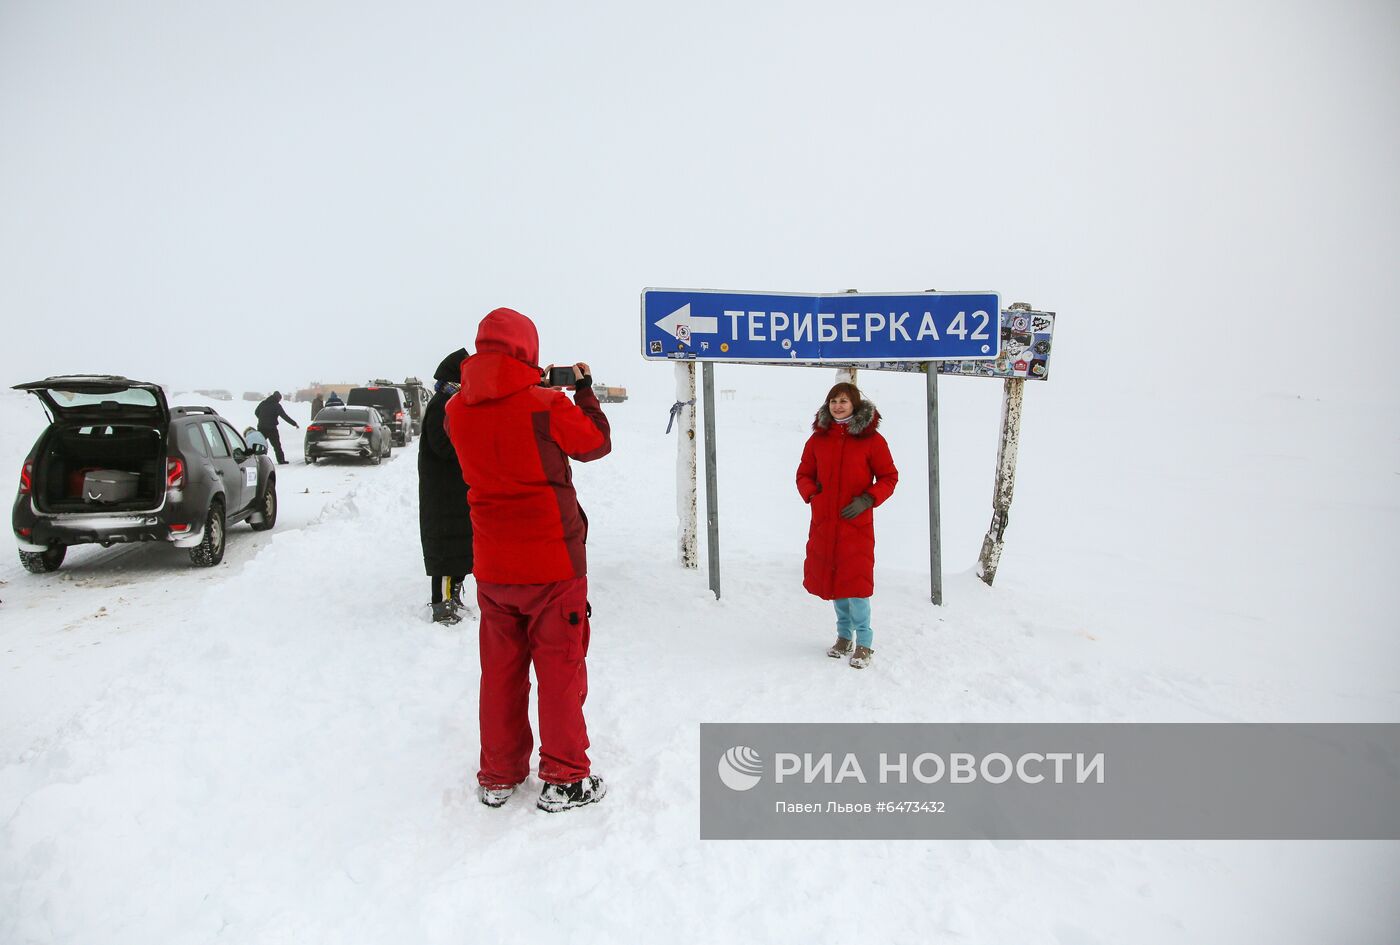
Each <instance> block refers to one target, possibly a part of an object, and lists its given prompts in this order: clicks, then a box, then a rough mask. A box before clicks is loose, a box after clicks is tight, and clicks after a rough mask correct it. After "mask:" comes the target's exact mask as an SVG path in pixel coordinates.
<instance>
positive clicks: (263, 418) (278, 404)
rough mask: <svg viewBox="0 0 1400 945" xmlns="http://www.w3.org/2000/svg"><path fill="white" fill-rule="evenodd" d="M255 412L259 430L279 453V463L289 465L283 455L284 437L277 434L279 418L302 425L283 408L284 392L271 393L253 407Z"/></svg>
mask: <svg viewBox="0 0 1400 945" xmlns="http://www.w3.org/2000/svg"><path fill="white" fill-rule="evenodd" d="M253 414H254V416H256V417H257V418H258V432H259V433H261V434H262V435H263V436H265V437H267V442H269V443H271V444H272V450H273V452H275V453H276V454H277V465H279V466H285V465H287V457H286V456H284V455H282V437H280V436H278V435H277V420H278V418H281V419H283V420H286V421H287V422H288V423H290V424H291V425H292V426H294V427H298V428H300V426H301V425H300V424H299V423H297V422H296V421H295V420H293V419H292V418H291V417H289V416H287V411H285V410H283V409H282V392H281V391H276V390H275V391H273V392H272V393H271V394H269V395H268V396H267V398H266V399H264V400H263V402H262V403H260V404H258V405H257V407H255V408H254V409H253Z"/></svg>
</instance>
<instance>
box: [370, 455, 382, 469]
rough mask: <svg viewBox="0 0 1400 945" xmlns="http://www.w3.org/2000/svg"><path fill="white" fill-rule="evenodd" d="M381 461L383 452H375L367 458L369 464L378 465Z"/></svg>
mask: <svg viewBox="0 0 1400 945" xmlns="http://www.w3.org/2000/svg"><path fill="white" fill-rule="evenodd" d="M382 462H384V454H383V453H375V454H374V455H373V456H371V457H370V458H369V464H370V465H371V466H378V465H379V464H380V463H382Z"/></svg>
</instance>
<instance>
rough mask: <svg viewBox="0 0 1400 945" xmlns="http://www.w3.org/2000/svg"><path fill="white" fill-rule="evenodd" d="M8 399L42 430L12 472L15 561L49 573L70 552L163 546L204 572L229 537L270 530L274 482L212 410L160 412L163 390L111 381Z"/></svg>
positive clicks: (61, 385)
mask: <svg viewBox="0 0 1400 945" xmlns="http://www.w3.org/2000/svg"><path fill="white" fill-rule="evenodd" d="M15 390H23V391H28V392H29V393H31V394H33V395H35V396H36V397H38V398H39V400H40V401H41V402H42V403H43V404H44V409H45V410H46V411H47V412H48V415H49V419H50V421H51V422H50V423H49V425H48V427H46V428H45V429H44V432H43V433H41V434H39V438H38V440H36V441H35V443H34V446H33V448H32V449H31V450H30V451H29V455H28V456H27V457H26V458H25V460H24V466H23V468H22V470H21V472H20V482H19V494H18V495H17V496H16V497H15V505H14V511H13V514H12V522H13V526H14V532H15V541H16V542H17V543H18V544H19V557H20V561H21V562H22V563H23V564H24V566H25V568H26V569H28V570H29V571H32V572H34V573H35V574H41V573H44V572H46V571H54V570H56V569H57V568H58V567H59V566H60V565H61V564H62V563H63V558H64V556H65V555H66V554H67V552H68V547H69V546H70V545H82V544H100V545H102V546H103V547H107V546H109V545H113V544H116V543H119V542H132V541H168V542H170V543H171V544H173V545H175V547H177V548H188V549H189V552H190V560H191V561H193V562H194V563H195V564H196V565H199V566H201V567H211V566H213V565H216V564H218V563H219V562H220V561H222V560H223V558H224V544H225V539H226V531H227V529H228V526H230V525H234V524H237V523H238V522H245V521H246V522H248V523H249V524H250V525H252V526H253V528H254V529H255V530H258V531H262V530H265V529H269V528H271V527H272V526H273V525H274V524H275V523H276V521H277V473H276V467H275V466H274V465H273V463H272V460H271V459H269V458H268V456H267V449H266V447H263V446H259V445H254V446H249V445H248V444H246V443H245V442H244V441H243V438H242V437H241V436H240V435H239V433H238V431H237V430H235V429H234V428H233V427H232V426H231V425H229V423H228V421H227V420H225V419H224V418H223V417H221V416H219V415H218V414H217V413H215V411H214V408H212V407H174V408H171V407H169V406H168V405H167V403H166V399H165V392H164V391H162V390H161V388H160V387H159V385H156V384H150V383H146V382H144V381H133V380H129V379H127V378H125V377H115V376H87V375H83V376H71V377H50V378H46V379H44V380H42V381H33V382H31V383H28V384H17V385H15Z"/></svg>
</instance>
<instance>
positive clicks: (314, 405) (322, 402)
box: [311, 394, 326, 420]
mask: <svg viewBox="0 0 1400 945" xmlns="http://www.w3.org/2000/svg"><path fill="white" fill-rule="evenodd" d="M325 406H326V398H324V397H322V396H321V395H320V394H317V395H316V396H315V397H313V398H311V419H312V420H315V419H316V414H318V413H320V412H321V410H322V409H323V408H324V407H325Z"/></svg>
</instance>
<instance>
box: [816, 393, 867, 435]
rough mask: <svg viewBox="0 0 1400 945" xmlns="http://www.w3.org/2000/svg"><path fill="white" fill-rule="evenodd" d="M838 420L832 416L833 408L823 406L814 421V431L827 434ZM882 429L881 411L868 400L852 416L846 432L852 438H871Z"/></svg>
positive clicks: (861, 403)
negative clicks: (871, 435)
mask: <svg viewBox="0 0 1400 945" xmlns="http://www.w3.org/2000/svg"><path fill="white" fill-rule="evenodd" d="M835 422H836V420H835V419H834V418H833V417H832V416H831V408H830V407H828V406H827V405H826V404H822V406H821V409H820V410H818V411H817V415H816V416H815V417H814V418H813V419H812V429H813V430H815V431H819V432H825V431H827V430H830V429H831V425H832V424H833V423H835ZM878 429H880V411H878V410H876V409H875V405H874V404H873V403H871V402H870V401H868V400H862V401H861V402H860V406H859V407H857V408H856V412H855V413H853V414H851V420H850V422H849V423H847V424H846V432H847V433H848V434H850V435H851V436H869V435H870V434H872V433H874V432H875V431H876V430H878Z"/></svg>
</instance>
